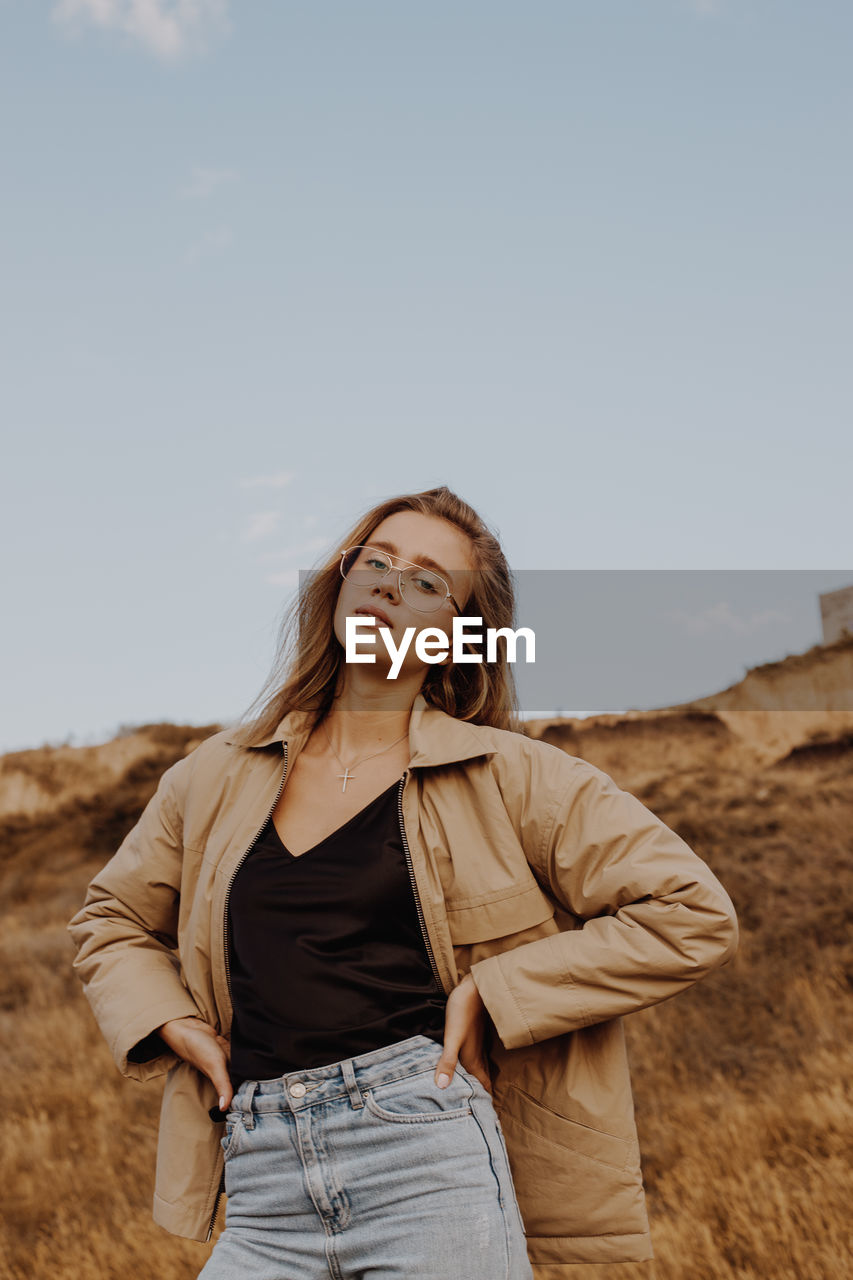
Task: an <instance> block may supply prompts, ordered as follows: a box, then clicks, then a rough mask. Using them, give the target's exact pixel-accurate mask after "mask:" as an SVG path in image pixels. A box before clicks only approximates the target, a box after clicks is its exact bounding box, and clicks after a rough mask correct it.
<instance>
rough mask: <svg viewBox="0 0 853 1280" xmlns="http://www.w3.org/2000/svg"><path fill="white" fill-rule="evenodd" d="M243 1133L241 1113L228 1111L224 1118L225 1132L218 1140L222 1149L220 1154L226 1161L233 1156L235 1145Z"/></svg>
mask: <svg viewBox="0 0 853 1280" xmlns="http://www.w3.org/2000/svg"><path fill="white" fill-rule="evenodd" d="M242 1133H243V1113H242V1111H229V1112H228V1115H227V1116H226V1117H225V1132H224V1134H223V1135H222V1137H221V1138H220V1140H219V1144H220V1146H221V1147H222V1154H223V1155H224V1156H225V1159H226V1160H227V1159H228V1158H229V1157H230V1156H233V1154H234V1152H235V1151H236V1149H237V1144H238V1143H239V1141H240V1138H241V1136H242Z"/></svg>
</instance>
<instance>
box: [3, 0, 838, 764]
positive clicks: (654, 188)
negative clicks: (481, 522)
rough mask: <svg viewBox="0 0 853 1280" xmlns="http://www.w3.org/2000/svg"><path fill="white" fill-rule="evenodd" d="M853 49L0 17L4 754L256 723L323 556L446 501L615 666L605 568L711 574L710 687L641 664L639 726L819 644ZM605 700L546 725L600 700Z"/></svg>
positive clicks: (645, 6)
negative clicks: (588, 585) (347, 539)
mask: <svg viewBox="0 0 853 1280" xmlns="http://www.w3.org/2000/svg"><path fill="white" fill-rule="evenodd" d="M851 36H853V7H851V6H850V5H849V3H847V0H837V2H824V0H813V2H812V3H810V4H808V5H805V4H802V3H797V4H795V3H790V2H788V0H646V2H645V3H642V4H640V3H637V0H607V2H606V3H605V2H602V0H587V2H586V3H581V2H580V0H559V2H557V0H546V2H541V0H531V2H530V3H526V4H524V5H521V4H518V3H515V4H508V3H505V2H504V0H489V3H480V2H479V0H471V2H468V3H466V2H464V0H463V2H462V3H460V0H454V2H453V3H447V2H446V0H431V2H430V3H429V4H425V3H422V4H415V3H412V2H404V0H393V2H392V0H366V2H365V3H355V2H354V0H343V2H341V0H328V2H320V3H315V4H311V5H309V4H304V3H303V4H294V3H291V2H290V0H276V2H275V3H271V2H268V3H261V2H260V0H243V2H242V3H241V4H239V5H237V4H236V3H228V0H176V2H174V0H173V2H172V3H167V0H58V2H55V3H52V2H50V0H44V2H42V0H0V145H1V146H2V155H3V158H4V159H3V176H2V189H3V194H2V200H0V226H2V235H1V236H0V280H2V297H3V306H2V308H0V352H2V377H0V427H1V428H2V439H3V446H2V467H0V520H2V534H3V550H4V554H3V557H2V586H0V591H1V592H2V594H0V607H2V611H3V622H2V629H0V634H2V644H3V661H2V664H0V671H2V674H0V751H9V750H16V749H21V748H27V747H33V746H37V745H39V744H41V743H45V742H49V743H60V742H70V743H72V744H74V745H81V744H86V743H91V742H96V741H102V740H105V739H107V738H109V737H111V736H112V735H113V734H114V733H115V732H117V730H118V729H119V728H120V727H121V726H128V725H133V724H141V723H147V722H152V721H161V720H171V721H178V722H181V723H193V724H209V723H214V722H217V723H226V722H228V721H229V720H232V719H234V718H236V717H237V716H239V715H240V714H241V713H242V712H243V711H244V710H245V708H246V707H247V706H248V705H249V704H250V703H251V701H252V700H253V698H254V697H255V695H256V693H257V692H258V690H259V688H260V687H261V685H262V684H263V681H264V679H265V677H266V674H267V671H268V669H269V666H270V663H271V661H272V658H273V652H274V646H275V637H276V632H277V627H278V622H279V620H280V617H281V614H282V610H283V608H284V606H285V604H286V602H287V600H288V599H289V597H290V595H291V594H292V591H293V590H294V588H295V585H296V583H297V580H298V577H297V575H298V572H299V571H300V570H310V569H311V568H313V567H315V566H316V565H317V564H319V563H320V562H321V561H322V560H323V559H324V557H325V556H326V555H327V554H328V553H329V552H330V550H331V549H333V548H334V547H336V546H339V545H340V539H341V538H342V537H343V535H344V533H345V532H346V530H347V529H348V528H349V527H350V526H351V525H353V524H354V523H355V521H356V519H357V518H358V517H359V516H360V515H361V514H362V513H363V512H364V511H366V510H367V509H368V508H369V507H370V506H372V505H373V504H374V503H375V502H377V501H379V500H381V499H384V498H386V497H389V496H391V495H394V494H397V493H401V492H412V491H416V490H421V489H426V488H430V487H433V486H435V485H438V484H448V485H449V486H450V487H451V488H452V489H454V490H455V491H456V492H458V493H459V494H460V495H461V496H462V497H464V498H465V499H466V500H467V501H468V502H470V503H471V504H472V505H473V506H474V507H475V508H476V509H477V510H478V511H479V512H480V513H481V514H482V516H483V517H484V518H485V519H486V521H487V522H488V523H489V524H490V526H491V527H492V528H493V529H494V530H495V531H496V532H497V533H498V535H499V536H500V538H501V541H502V544H503V546H504V549H505V551H506V554H507V556H508V559H509V561H510V564H511V565H512V566H513V568H514V569H515V570H519V571H524V572H525V574H527V573H530V572H533V575H534V578H535V579H536V580H537V581H540V582H544V581H546V580H547V581H549V582H550V583H551V584H552V587H553V590H554V591H558V592H568V594H566V595H565V596H561V600H562V601H563V604H564V606H565V607H564V609H563V611H562V613H561V614H560V616H561V617H562V618H572V617H574V618H576V619H577V618H578V616H579V614H580V612H582V613H583V619H584V627H585V629H586V631H587V633H589V634H590V635H591V636H592V637H593V639H592V641H591V647H592V649H593V650H594V649H596V647H597V648H598V649H599V650H600V649H601V648H602V644H603V643H604V642H605V641H606V644H607V646H610V645H611V642H612V641H613V638H614V636H618V637H619V638H620V640H625V639H630V636H631V630H632V617H631V615H630V609H631V605H630V603H626V606H625V607H626V609H627V610H628V616H626V615H625V614H624V613H622V614H618V613H617V614H616V615H614V614H613V613H612V611H608V610H601V611H600V612H599V610H598V609H597V606H596V602H595V597H594V596H593V597H591V598H590V597H587V596H584V597H583V600H584V601H585V604H581V603H580V597H579V598H578V599H574V598H573V597H572V595H571V592H570V590H569V589H570V587H571V584H572V581H573V579H572V577H571V575H572V574H573V573H577V572H579V571H584V572H586V573H589V572H590V571H594V572H595V574H596V575H597V582H598V584H599V586H600V587H601V590H602V591H604V588H605V587H606V585H607V584H608V583H610V582H612V581H614V580H615V579H612V578H609V577H607V576H606V575H610V574H613V573H614V571H630V572H631V574H632V584H633V585H632V591H634V594H635V595H637V594H638V593H639V596H641V597H643V598H645V595H646V590H645V589H646V586H647V585H652V584H656V583H658V581H659V580H660V575H661V574H673V573H674V572H676V571H677V572H678V573H681V574H684V573H688V574H690V575H693V576H694V580H693V584H692V586H691V589H690V591H689V592H688V594H691V592H692V590H693V587H694V586H695V587H696V590H697V591H698V589H699V586H700V585H701V587H702V591H700V592H699V595H698V596H696V599H695V600H694V606H695V616H696V617H699V618H703V619H704V620H705V622H704V624H703V625H700V626H699V628H698V630H697V629H696V627H694V630H693V632H691V634H692V635H693V636H694V637H695V636H697V635H699V634H701V635H702V636H703V637H704V639H703V641H702V644H701V645H699V644H698V641H697V642H696V646H697V647H695V648H694V650H692V651H691V665H690V680H689V681H688V682H685V680H684V678H683V675H682V677H680V680H681V683H680V684H678V687H677V688H676V685H675V684H673V685H672V686H664V685H661V686H660V687H658V686H655V687H654V688H652V687H651V686H648V685H644V684H643V682H642V681H639V682H637V683H636V684H635V685H634V686H632V685H631V682H630V679H628V678H627V676H626V673H627V672H628V669H629V667H630V651H629V650H626V649H625V648H624V646H623V647H621V648H620V647H618V646H616V647H614V648H613V649H612V657H611V658H610V661H611V662H612V671H613V681H612V687H613V690H614V692H613V694H612V697H611V698H610V701H611V702H613V700H614V699H615V702H616V704H617V705H626V706H627V705H644V699H645V705H658V704H659V703H656V702H655V701H654V699H659V701H660V703H664V702H668V701H675V700H678V699H681V698H686V697H689V696H693V694H694V693H695V695H696V696H699V695H700V694H704V693H708V692H711V691H712V690H713V689H714V688H716V687H722V686H723V685H725V684H727V683H730V682H731V681H732V680H736V679H739V678H740V677H741V676H742V674H743V671H744V669H745V668H746V667H747V666H748V665H749V664H751V663H754V662H761V661H768V660H773V659H775V658H778V657H782V656H784V655H785V654H786V653H788V652H799V651H802V650H803V649H805V648H808V647H809V646H810V645H811V644H814V643H817V642H818V641H819V640H820V638H821V631H820V614H819V609H818V605H817V598H816V596H817V592H818V591H828V590H833V589H835V588H841V587H845V586H848V585H851V584H853V568H851V566H853V555H851V518H850V506H851V503H850V476H851V472H852V471H853V467H851V463H853V457H851V454H853V432H851V429H850V419H851V412H850V411H851V379H853V373H851V370H853V361H851V360H850V356H849V350H850V297H851V254H850V237H849V228H850V226H851V225H853V210H851V187H853V166H851V164H850V140H851V114H853V112H852V111H851V108H853V80H851V77H850V74H849V66H850V52H851ZM721 570H722V571H730V573H731V574H734V573H735V571H737V573H738V574H740V575H741V576H740V577H738V578H737V579H736V580H737V582H738V583H739V584H740V585H741V586H744V584H745V585H746V586H747V587H749V588H750V589H749V590H746V591H745V592H744V591H740V592H738V591H735V590H734V589H733V587H732V589H731V590H729V587H731V586H732V584H733V583H734V582H735V578H734V577H731V576H730V577H728V578H717V577H716V576H715V573H716V571H721ZM545 571H547V579H546V578H541V577H540V575H541V574H542V573H543V572H545ZM555 571H556V572H555ZM710 571H714V572H710ZM744 571H750V573H754V574H757V575H758V576H756V577H755V578H754V579H752V578H750V576H749V574H747V576H745V577H744V576H743V572H744ZM792 573H793V574H794V575H795V577H794V578H792V577H791V574H792ZM646 575H648V576H646ZM797 575H798V576H797ZM669 581H670V582H673V583H674V582H675V581H676V579H675V578H670V579H669ZM679 581H682V582H683V581H685V580H684V579H679ZM793 582H797V583H799V584H800V586H801V590H800V588H799V587H798V589H797V591H799V594H797V591H795V592H794V594H793V595H792V594H791V591H792V586H791V584H792V583H793ZM753 584H755V585H756V587H758V586H759V585H760V590H758V592H757V595H756V597H755V600H756V601H757V600H758V598H759V597H760V603H755V601H753V600H752V596H751V587H752V585H753ZM706 586H707V587H708V590H709V591H710V594H708V595H707V598H705V596H704V595H703V594H702V592H704V590H705V587H706ZM777 586H778V588H779V591H780V592H782V595H778V593H777V594H776V595H774V592H775V591H776V588H777ZM768 593H769V594H768ZM700 596H701V599H700V598H699V597H700ZM691 598H692V596H691ZM676 605H677V602H676V603H675V604H674V605H673V607H674V608H675V607H676ZM682 613H683V611H682ZM765 615H766V616H765ZM684 616H686V615H684ZM684 616H683V617H682V622H683V621H684ZM786 619H787V621H786ZM521 621H522V622H523V621H524V619H523V618H522V619H521ZM561 625H562V624H561ZM596 636H597V637H598V639H597V640H596ZM558 638H559V637H558ZM549 639H550V640H551V641H552V642H553V640H554V637H553V636H551V637H549ZM561 652H562V650H561ZM565 652H566V655H567V659H566V661H567V671H568V669H569V664H570V663H577V662H580V661H582V658H581V654H580V652H576V651H575V650H574V649H572V648H571V646H568V647H567V648H566V650H565ZM607 652H608V654H610V653H611V649H610V648H607ZM721 654H724V660H723V659H721ZM626 655H627V656H626ZM659 665H660V664H659ZM663 665H664V666H666V665H667V664H663ZM694 672H695V688H687V687H686V684H687V683H691V682H692V681H693V674H694ZM571 675H572V679H568V676H567V679H566V682H565V684H564V685H563V684H561V683H560V675H559V669H558V670H557V674H556V675H555V676H554V680H553V682H552V684H553V687H551V686H548V687H546V688H542V689H538V690H537V692H536V694H535V700H536V702H537V705H536V707H535V708H533V707H531V706H530V702H529V699H528V704H527V709H528V710H533V709H536V710H550V709H557V708H559V709H562V710H563V711H565V712H568V711H570V710H586V711H592V710H598V709H604V708H603V706H602V703H603V701H605V700H606V699H605V694H604V693H603V692H602V687H601V686H599V685H597V686H596V687H595V689H594V690H593V688H592V686H591V685H589V684H586V685H585V684H584V683H583V679H582V677H580V676H579V674H578V669H577V666H575V667H574V668H573V669H572V671H571ZM605 684H606V681H605ZM531 696H533V695H531ZM649 699H652V701H651V703H649V701H648V700H649ZM543 702H544V703H545V705H544V706H541V705H539V704H541V703H543ZM579 703H580V704H581V705H579Z"/></svg>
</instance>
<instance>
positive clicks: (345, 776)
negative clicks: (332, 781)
mask: <svg viewBox="0 0 853 1280" xmlns="http://www.w3.org/2000/svg"><path fill="white" fill-rule="evenodd" d="M338 777H339V778H343V780H344V785H343V786H342V787H341V791H346V789H347V783H348V782H349V780H350V778H354V777H355V774H354V773H350V771H349V765H344V771H343V773H339V774H338Z"/></svg>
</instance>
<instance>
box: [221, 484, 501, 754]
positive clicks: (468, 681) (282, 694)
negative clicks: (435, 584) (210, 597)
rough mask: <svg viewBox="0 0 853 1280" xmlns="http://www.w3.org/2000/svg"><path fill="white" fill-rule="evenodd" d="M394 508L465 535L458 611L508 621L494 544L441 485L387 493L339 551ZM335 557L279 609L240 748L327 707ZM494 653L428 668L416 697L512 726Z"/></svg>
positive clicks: (338, 651)
mask: <svg viewBox="0 0 853 1280" xmlns="http://www.w3.org/2000/svg"><path fill="white" fill-rule="evenodd" d="M398 511H416V512H419V513H420V514H421V515H427V516H437V517H439V518H440V519H442V520H447V521H448V522H449V523H450V524H452V525H454V526H455V527H456V528H457V529H459V531H460V532H461V533H463V534H465V536H466V537H467V538H468V540H469V542H470V544H471V552H472V558H473V562H474V573H473V574H472V575H471V580H472V582H473V588H472V590H471V594H470V597H469V599H468V602H467V604H466V606H465V612H466V614H467V615H470V616H472V617H481V618H482V619H483V626H484V627H514V626H515V591H514V587H513V582H512V575H511V573H510V569H509V566H508V565H507V562H506V559H505V557H504V554H503V551H502V550H501V546H500V543H499V542H498V540H497V538H496V537H495V535H494V534H493V533H492V532H491V530H490V529H489V528H488V527H487V526H486V524H485V523H484V521H483V520H482V519H481V518H480V516H479V515H478V514H477V512H476V511H475V510H474V508H473V507H470V506H469V505H468V503H467V502H463V501H462V499H461V498H459V497H457V495H456V494H455V493H452V492H451V490H450V489H448V488H447V486H446V485H442V486H441V487H440V488H437V489H427V490H425V491H424V492H422V493H409V494H403V495H401V496H400V497H397V498H389V499H387V500H386V501H385V502H381V503H379V504H378V505H377V506H375V507H372V508H371V509H370V511H368V512H367V513H366V514H365V515H364V516H362V518H361V519H360V520H359V521H358V523H357V524H356V525H355V526H354V527H353V528H352V529H351V530H350V531H349V533H348V534H347V535H346V537H345V538H344V539H343V541H342V542H341V544H340V546H341V548H345V547H356V546H364V545H365V544H369V542H370V536H371V534H372V533H373V532H374V530H375V529H376V528H377V526H378V525H380V524H381V523H382V521H383V520H385V519H387V518H388V516H392V515H395V514H396V513H397V512H398ZM340 557H341V552H340V551H335V552H334V553H333V554H332V555H330V556H329V558H328V559H327V561H326V562H325V564H324V565H323V566H322V567H321V568H320V569H317V570H314V571H313V572H312V573H311V575H310V578H309V579H308V581H307V582H306V583H304V584H302V585H301V586H300V589H299V592H298V594H297V597H296V599H295V601H294V602H293V604H292V605H291V606H290V608H289V609H288V611H287V613H286V614H285V617H284V620H283V622H282V625H281V629H280V635H279V643H278V648H277V652H276V658H275V661H274V664H273V669H272V671H271V673H270V675H269V678H268V679H267V681H266V683H265V685H264V687H263V689H262V690H261V692H260V693H259V694H258V696H257V698H256V699H255V701H254V702H253V703H252V705H251V706H250V707H249V709H248V710H247V711H246V713H245V715H244V716H243V717H242V719H241V720H240V722H239V724H240V726H241V727H240V728H239V730H238V732H237V734H236V735H235V737H236V739H237V740H238V741H240V742H242V743H244V744H245V745H251V744H252V743H253V742H261V741H263V739H264V738H267V737H269V735H270V734H271V733H273V732H274V730H275V729H276V727H277V726H278V724H279V723H280V722H281V720H282V719H283V718H284V716H286V715H287V714H288V712H290V711H313V712H316V713H317V719H320V718H321V717H322V716H324V715H326V713H327V712H328V711H329V710H330V708H331V706H332V702H333V699H334V695H335V691H336V689H337V685H338V679H339V675H340V671H341V667H342V665H343V658H344V651H343V649H342V648H341V645H340V643H339V641H338V639H337V637H336V635H335V633H334V629H333V618H334V612H335V605H336V603H337V599H338V592H339V590H340V586H341V581H342V579H341V574H340ZM498 653H499V658H498V661H497V662H482V663H473V662H472V663H463V664H458V665H454V664H452V663H448V664H446V665H434V666H431V667H430V669H429V672H428V674H427V677H426V679H425V681H424V684H423V687H422V689H421V692H422V693H423V696H424V698H425V699H426V701H427V702H429V703H431V704H432V705H433V706H436V707H438V708H439V709H440V710H441V711H445V712H447V714H448V715H451V716H454V717H456V719H458V720H470V721H472V722H473V723H474V724H488V725H493V726H495V727H496V728H498V729H515V728H516V727H517V724H518V698H517V694H516V689H515V681H514V679H513V675H512V669H511V667H510V666H509V664H508V663H507V661H506V646H505V645H504V644H503V642H501V646H500V648H499V651H498Z"/></svg>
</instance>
